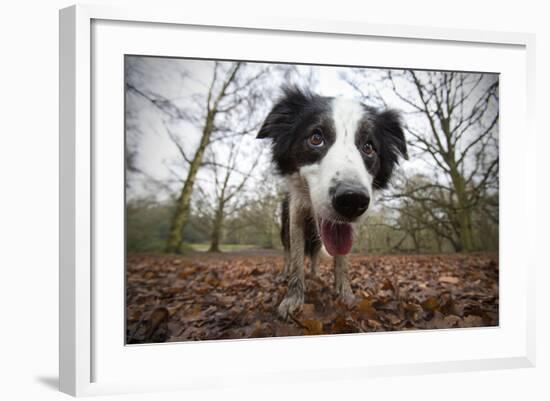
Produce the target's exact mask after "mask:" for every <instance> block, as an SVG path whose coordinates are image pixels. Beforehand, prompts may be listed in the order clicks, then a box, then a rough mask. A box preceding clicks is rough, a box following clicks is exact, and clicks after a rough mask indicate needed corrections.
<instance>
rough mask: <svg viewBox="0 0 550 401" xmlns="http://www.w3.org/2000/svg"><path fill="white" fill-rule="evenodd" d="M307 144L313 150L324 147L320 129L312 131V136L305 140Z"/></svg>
mask: <svg viewBox="0 0 550 401" xmlns="http://www.w3.org/2000/svg"><path fill="white" fill-rule="evenodd" d="M307 144H308V145H309V146H310V147H312V148H314V149H318V148H321V147H323V146H324V145H325V138H324V137H323V133H322V132H321V130H320V129H316V130H314V131H313V134H311V135H310V136H309V138H307Z"/></svg>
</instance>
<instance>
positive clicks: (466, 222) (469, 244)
mask: <svg viewBox="0 0 550 401" xmlns="http://www.w3.org/2000/svg"><path fill="white" fill-rule="evenodd" d="M451 178H452V182H453V186H454V190H455V192H456V198H457V203H458V211H457V217H458V219H457V220H458V221H457V222H458V228H459V233H460V245H461V249H460V250H462V251H465V252H471V251H473V250H474V239H473V235H472V211H471V209H470V207H469V205H468V196H467V194H466V188H465V185H464V178H463V177H462V175H461V174H460V173H459V172H458V170H457V169H456V168H455V166H454V163H453V164H451Z"/></svg>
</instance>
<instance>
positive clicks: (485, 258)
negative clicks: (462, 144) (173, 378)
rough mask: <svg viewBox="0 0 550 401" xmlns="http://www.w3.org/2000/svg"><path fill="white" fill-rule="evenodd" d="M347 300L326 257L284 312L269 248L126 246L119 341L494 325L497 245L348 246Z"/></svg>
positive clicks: (278, 264) (276, 257) (278, 259)
mask: <svg viewBox="0 0 550 401" xmlns="http://www.w3.org/2000/svg"><path fill="white" fill-rule="evenodd" d="M349 260H350V264H351V266H350V268H349V277H350V281H351V286H352V289H353V291H354V294H355V296H356V303H355V305H353V306H351V307H346V306H344V305H343V304H341V303H340V302H339V301H338V299H337V298H336V296H335V294H334V291H333V274H332V265H331V263H330V261H329V260H324V261H323V262H322V264H321V266H320V268H319V273H318V276H317V277H314V276H312V275H311V274H310V272H309V270H308V269H307V268H306V273H307V274H306V296H305V304H304V305H303V307H302V308H301V310H299V311H297V312H295V313H294V314H293V315H292V317H291V319H290V321H282V320H281V319H280V318H278V317H277V313H276V310H277V306H278V304H279V303H280V301H281V300H282V299H283V297H284V295H285V288H286V285H285V283H284V282H283V281H282V280H281V279H280V278H279V272H280V271H281V270H282V264H283V257H282V254H281V253H280V252H277V251H264V250H239V251H236V252H225V253H221V254H209V253H204V252H195V253H193V254H190V255H186V256H177V255H163V254H129V255H128V258H127V271H126V277H127V289H126V305H127V311H126V312H127V314H126V316H127V342H128V343H134V344H135V343H150V342H165V341H189V340H217V339H235V338H256V337H274V336H297V335H318V334H337V333H359V332H376V331H395V330H416V329H444V328H455V327H480V326H497V325H498V310H499V294H498V274H499V269H498V255H497V254H496V253H474V254H445V255H389V256H376V255H369V256H360V255H351V256H350V258H349Z"/></svg>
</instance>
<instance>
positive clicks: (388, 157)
mask: <svg viewBox="0 0 550 401" xmlns="http://www.w3.org/2000/svg"><path fill="white" fill-rule="evenodd" d="M374 124H375V135H376V138H377V139H378V140H379V141H380V142H381V143H382V144H383V146H381V149H380V169H379V171H378V174H377V175H376V177H374V185H375V187H376V188H385V187H386V186H387V185H388V182H389V180H390V178H391V176H392V173H393V169H394V167H395V165H396V164H397V163H398V162H399V156H402V157H403V158H404V159H406V160H408V159H409V155H408V153H407V143H406V141H405V133H404V132H403V125H402V121H401V115H400V114H399V113H398V112H397V111H395V110H391V109H387V110H384V111H382V112H380V113H378V114H377V115H376V118H375V123H374Z"/></svg>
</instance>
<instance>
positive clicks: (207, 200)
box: [198, 137, 262, 252]
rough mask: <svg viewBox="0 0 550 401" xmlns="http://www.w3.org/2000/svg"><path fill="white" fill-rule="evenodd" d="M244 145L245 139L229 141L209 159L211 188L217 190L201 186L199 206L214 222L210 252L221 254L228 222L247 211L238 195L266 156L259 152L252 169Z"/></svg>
mask: <svg viewBox="0 0 550 401" xmlns="http://www.w3.org/2000/svg"><path fill="white" fill-rule="evenodd" d="M243 142H244V138H243V137H241V140H240V141H236V140H231V141H227V143H226V144H223V145H225V146H223V147H221V148H222V149H210V152H209V155H208V157H207V159H208V160H209V162H210V163H209V170H211V173H212V176H213V185H208V186H209V187H212V186H213V188H212V189H211V190H210V191H209V190H208V189H205V187H206V185H199V186H198V190H199V191H198V192H199V194H200V196H201V202H199V204H200V205H202V207H200V209H201V210H200V214H201V215H206V216H208V217H209V218H210V220H211V227H210V230H211V234H210V248H209V252H220V251H221V250H220V242H221V239H222V238H221V237H222V229H223V225H224V220H225V218H226V217H230V216H232V215H233V214H234V213H235V212H237V211H238V210H239V209H241V208H242V207H244V204H245V203H246V198H244V197H240V196H237V195H239V194H240V193H241V192H243V190H245V187H246V185H247V183H248V182H249V181H250V180H251V178H252V176H253V173H254V171H255V169H256V168H257V166H258V163H259V161H260V159H261V156H262V152H257V154H256V156H255V157H253V159H252V162H251V163H250V165H249V166H248V167H245V166H244V165H243V164H242V159H243V157H244V156H245V155H244V153H245V151H244V150H243ZM243 167H245V168H244V169H243ZM211 184H212V183H211Z"/></svg>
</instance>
